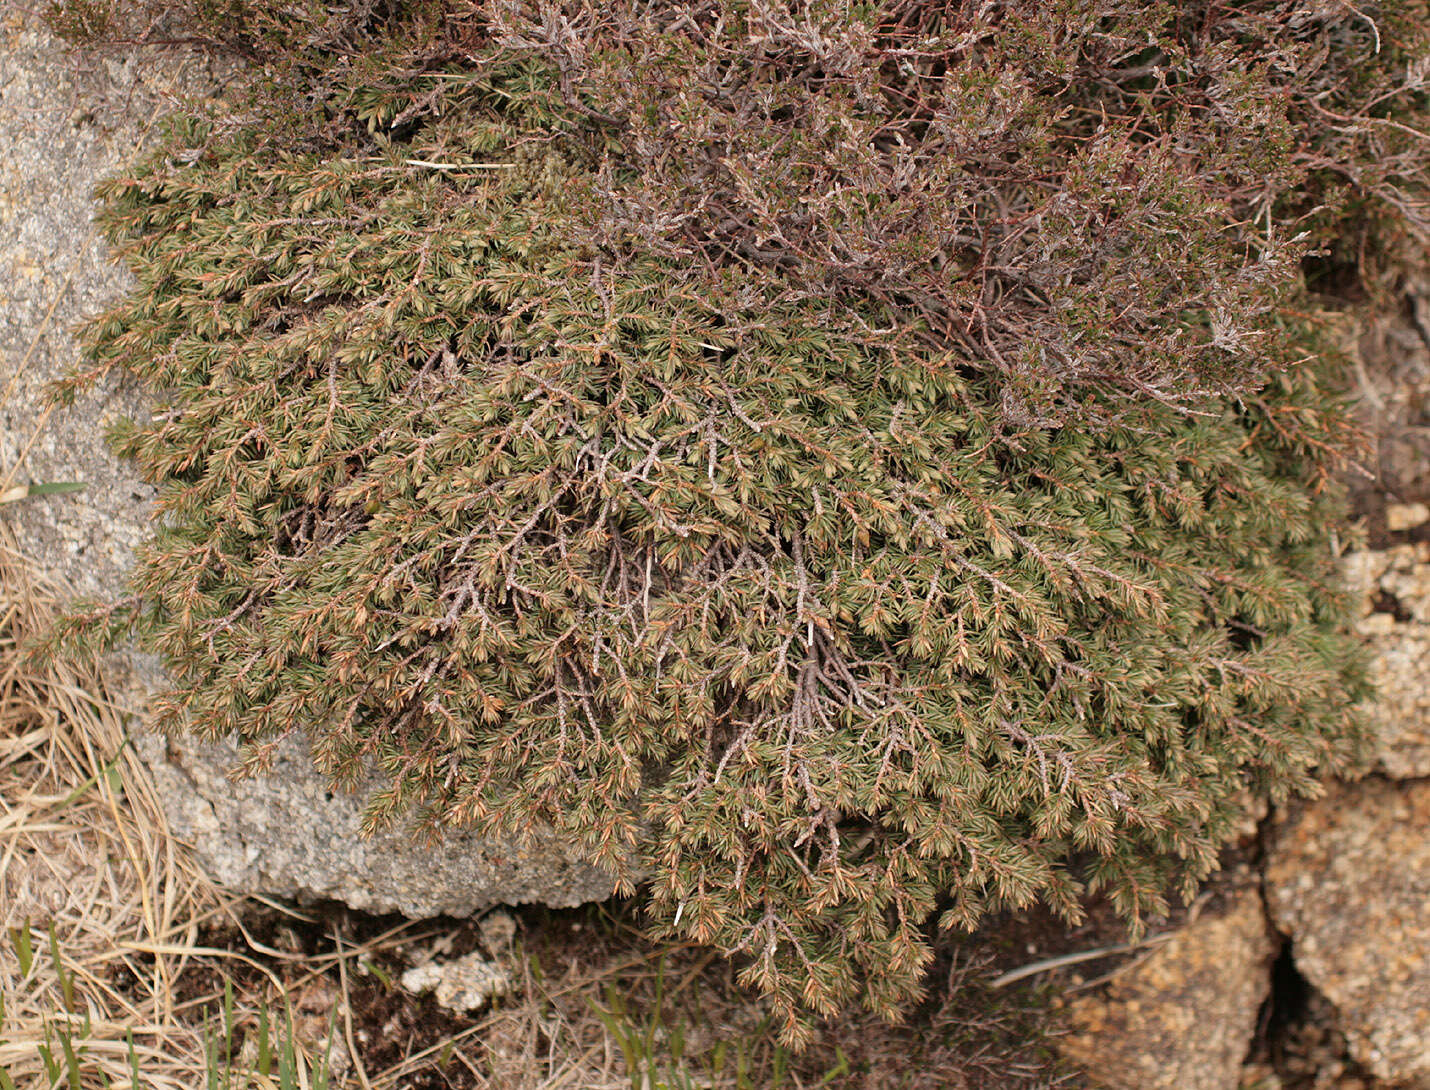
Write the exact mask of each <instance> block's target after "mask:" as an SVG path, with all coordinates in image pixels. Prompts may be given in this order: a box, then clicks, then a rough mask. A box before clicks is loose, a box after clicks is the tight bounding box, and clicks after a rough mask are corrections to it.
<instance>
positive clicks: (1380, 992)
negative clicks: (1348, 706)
mask: <svg viewBox="0 0 1430 1090" xmlns="http://www.w3.org/2000/svg"><path fill="white" fill-rule="evenodd" d="M1265 882H1266V896H1267V906H1268V908H1269V910H1270V912H1271V916H1272V918H1273V920H1274V921H1275V923H1276V926H1277V927H1278V928H1279V929H1280V930H1281V931H1282V932H1283V933H1284V934H1287V935H1289V936H1290V937H1291V943H1292V953H1293V956H1294V958H1295V961H1296V966H1297V968H1298V969H1299V970H1300V972H1301V973H1302V975H1304V976H1305V978H1306V979H1307V980H1308V981H1309V982H1310V983H1311V984H1312V985H1313V986H1314V987H1315V988H1317V989H1318V990H1319V991H1320V992H1321V993H1322V994H1323V995H1324V996H1325V997H1326V998H1327V999H1328V1000H1330V1002H1331V1003H1332V1004H1334V1005H1335V1007H1336V1010H1337V1014H1338V1018H1339V1023H1340V1029H1341V1030H1342V1031H1343V1032H1344V1033H1345V1035H1346V1039H1347V1041H1348V1043H1349V1045H1350V1050H1351V1054H1352V1056H1353V1057H1354V1058H1355V1059H1356V1060H1358V1061H1359V1062H1360V1063H1361V1064H1363V1065H1364V1066H1365V1067H1366V1068H1367V1069H1368V1070H1369V1071H1370V1072H1371V1073H1372V1074H1374V1075H1376V1076H1377V1077H1379V1078H1383V1079H1387V1080H1393V1081H1394V1082H1395V1084H1396V1085H1397V1086H1413V1087H1417V1088H1430V912H1427V911H1426V908H1427V905H1430V783H1425V782H1418V781H1417V782H1410V783H1393V782H1390V781H1387V780H1384V779H1379V778H1374V779H1367V780H1365V781H1363V782H1361V783H1358V784H1337V785H1333V786H1332V787H1330V788H1329V789H1328V791H1327V794H1326V795H1325V797H1323V798H1321V799H1319V800H1317V801H1316V802H1313V803H1307V804H1303V805H1301V806H1299V807H1297V808H1295V809H1294V810H1293V811H1292V812H1291V814H1290V815H1289V816H1288V817H1287V818H1286V819H1285V820H1284V821H1283V822H1282V823H1281V824H1280V825H1279V826H1278V828H1277V830H1276V835H1275V840H1274V844H1273V847H1272V850H1271V853H1270V857H1269V859H1268V862H1267V867H1266V875H1265Z"/></svg>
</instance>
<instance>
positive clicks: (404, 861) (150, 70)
mask: <svg viewBox="0 0 1430 1090" xmlns="http://www.w3.org/2000/svg"><path fill="white" fill-rule="evenodd" d="M232 73H233V68H232V66H231V65H230V64H227V63H226V62H224V61H223V60H221V59H218V58H215V57H213V56H211V55H207V54H201V53H197V52H193V51H185V50H182V49H149V50H145V51H144V52H143V53H142V54H140V53H130V54H127V55H121V54H116V53H114V52H112V51H111V52H108V53H106V54H103V55H98V56H82V55H79V54H76V53H74V52H71V51H68V50H66V49H65V48H63V47H62V45H61V44H60V43H58V42H57V41H55V39H54V38H53V37H51V36H50V35H49V33H48V32H47V31H46V30H45V28H44V26H43V24H42V23H41V21H40V20H39V18H38V17H37V16H36V15H35V14H34V13H32V12H25V11H19V10H16V9H14V8H13V7H9V6H6V5H4V4H0V356H2V357H3V359H4V361H5V368H4V371H5V373H4V376H3V377H0V389H3V390H4V394H3V396H0V480H3V477H4V475H5V473H7V472H10V471H13V473H14V476H13V479H14V480H15V481H17V482H19V483H25V482H27V481H41V482H43V481H78V482H82V483H83V484H84V490H83V491H81V492H78V493H71V494H67V495H53V496H45V497H31V498H30V499H27V500H24V501H22V502H20V503H15V504H9V505H6V506H5V507H4V508H3V509H0V517H4V518H5V519H6V521H7V522H8V523H9V524H10V525H11V526H12V528H13V529H14V531H15V533H16V536H17V537H18V538H19V541H20V544H21V547H22V549H24V551H25V552H26V553H27V554H28V555H29V556H30V557H31V559H32V560H33V561H35V562H36V563H37V564H38V565H39V566H40V567H41V568H42V569H43V570H44V571H45V573H46V574H47V575H48V576H49V578H50V579H52V580H53V581H54V583H55V584H56V585H57V586H59V587H60V588H62V589H63V590H66V591H68V592H70V593H72V594H75V595H79V596H86V597H111V596H115V595H118V594H120V593H122V590H123V586H124V577H125V573H126V571H127V569H128V568H129V566H130V564H131V562H132V558H133V555H134V551H135V548H136V546H137V545H138V543H139V542H140V541H141V540H142V539H143V537H144V534H145V532H146V526H147V522H148V517H149V508H150V501H151V500H152V498H153V490H152V489H151V488H150V487H149V486H148V485H147V484H145V483H144V482H143V481H141V480H140V479H139V478H138V477H137V476H136V475H135V473H134V472H133V471H132V469H131V467H129V466H128V465H125V464H123V463H122V462H120V461H118V460H117V459H115V458H114V457H113V456H112V455H111V453H110V452H109V450H108V449H107V447H106V445H105V441H104V434H105V431H106V428H107V426H108V425H109V424H110V423H111V422H112V421H114V420H116V419H118V418H122V417H126V416H140V415H142V414H145V413H147V412H150V411H152V410H151V407H150V404H149V402H148V401H147V400H146V397H145V395H144V392H143V391H141V390H140V389H138V388H137V387H135V386H134V385H133V384H128V383H124V382H112V383H107V384H105V385H104V386H102V387H101V388H99V389H98V390H96V391H95V392H94V393H93V394H90V395H87V396H84V397H81V398H80V400H79V402H78V404H77V405H75V406H74V407H73V408H70V409H66V410H60V411H52V410H50V409H49V407H48V399H47V386H48V385H49V383H50V382H52V381H53V380H54V379H56V378H59V377H60V376H62V375H64V374H65V373H67V372H68V371H69V370H70V369H71V368H72V367H73V366H74V365H75V364H76V362H77V360H78V351H77V349H76V346H75V342H74V339H73V337H72V335H71V334H72V330H73V328H74V326H76V325H77V324H78V323H79V322H81V321H82V320H83V319H85V318H87V317H89V316H91V315H94V314H96V313H98V312H99V311H101V310H102V309H103V308H104V307H105V306H106V305H108V304H111V303H113V302H115V301H116V300H117V299H118V298H119V297H120V296H121V295H122V293H123V292H124V291H125V290H126V288H127V286H128V284H129V281H128V278H127V275H126V273H125V271H124V270H123V269H122V268H121V267H119V266H118V265H116V264H114V263H113V262H111V261H110V260H109V258H108V256H107V252H106V248H105V246H104V243H103V242H102V240H101V239H100V237H99V235H98V233H97V232H96V230H95V227H94V225H93V223H92V220H91V215H92V205H91V194H92V191H93V188H94V186H95V184H96V183H97V182H98V181H99V180H100V179H102V178H103V177H105V176H107V175H110V174H113V173H116V172H118V171H120V170H122V169H124V167H125V165H126V164H128V163H129V162H131V161H132V160H133V158H134V156H135V155H136V154H137V153H139V152H140V151H141V150H142V149H143V148H144V146H145V144H146V141H147V140H148V139H149V138H150V136H151V133H152V129H153V124H154V120H155V118H156V117H158V116H160V115H161V114H162V113H163V111H164V109H165V107H166V106H167V105H169V104H171V103H173V102H175V101H177V100H179V99H183V98H191V97H194V96H214V95H218V94H221V93H222V90H223V88H224V87H225V86H226V81H227V80H228V79H229V78H230V77H231V75H232ZM110 666H111V673H112V674H113V675H114V676H115V677H116V678H117V679H118V680H119V683H120V685H121V686H123V687H125V688H126V691H127V692H128V694H129V695H128V701H129V702H130V704H131V705H132V707H133V708H134V709H135V710H136V712H142V708H143V704H144V701H145V696H146V694H147V693H149V692H152V691H153V689H154V687H155V686H157V685H160V684H162V682H163V675H162V673H161V672H160V671H159V669H158V667H157V664H156V663H154V662H153V660H152V659H149V658H147V657H145V656H142V655H135V654H123V655H118V656H115V657H114V661H113V662H111V664H110ZM142 718H143V717H142V714H140V715H137V716H136V724H140V725H139V726H138V727H137V729H138V730H139V732H140V733H139V737H138V738H137V741H138V744H139V748H140V751H141V752H142V753H144V754H145V755H146V757H147V758H148V761H149V764H150V767H151V769H152V772H153V775H154V777H155V780H156V783H157V785H158V787H159V789H160V791H161V794H162V796H163V798H164V800H165V806H166V808H167V810H168V813H169V818H170V821H171V823H172V825H173V826H174V828H175V830H176V831H177V832H178V833H179V834H180V835H181V836H182V837H184V838H186V839H189V840H191V841H192V842H193V844H194V845H195V847H196V848H197V850H198V855H199V858H200V860H201V862H203V863H204V864H205V865H206V866H207V868H208V869H209V870H210V871H211V872H212V873H213V874H214V875H215V877H217V878H218V879H219V880H221V881H223V882H224V883H226V884H228V885H230V886H232V887H234V888H236V889H238V890H242V891H246V892H261V893H268V894H275V895H280V896H293V897H300V898H335V899H339V900H342V901H346V902H347V903H348V904H350V905H352V906H354V907H357V908H362V909H368V910H370V911H378V912H386V911H401V912H405V913H409V914H411V915H417V916H427V915H434V914H438V913H468V912H472V911H474V910H477V909H480V908H483V907H486V906H489V905H492V904H496V903H506V902H511V903H518V902H529V901H540V902H544V903H547V904H551V905H557V906H568V905H573V904H578V903H580V902H582V901H587V900H592V899H598V898H602V897H605V896H608V895H609V893H610V891H611V887H612V882H611V879H610V878H609V877H608V876H606V875H605V874H603V873H601V872H599V871H596V870H595V869H593V868H592V867H590V866H587V865H586V864H584V863H582V862H580V861H579V860H577V859H575V858H574V857H573V856H572V854H571V853H570V852H568V851H566V850H565V849H564V848H563V846H562V845H560V844H556V843H552V842H551V841H549V840H548V841H544V842H538V843H537V844H536V846H534V847H528V848H526V849H521V848H518V847H517V846H515V845H510V844H504V843H496V842H492V841H487V840H483V839H481V838H478V837H475V836H472V835H463V834H456V835H452V836H449V837H448V838H447V839H445V840H444V841H443V842H442V843H441V844H439V845H436V846H432V845H429V844H426V843H422V842H418V841H415V840H414V839H412V838H411V837H410V836H408V835H407V834H406V833H404V832H396V833H393V834H390V835H386V836H380V837H377V838H373V839H364V838H363V837H362V836H361V835H360V833H359V821H360V815H361V812H362V808H363V799H362V797H361V793H360V794H359V795H357V796H350V795H334V794H332V793H330V792H329V791H328V790H327V785H326V784H325V783H324V782H323V780H322V779H321V778H320V777H319V776H318V775H317V774H316V773H315V771H314V770H313V768H312V767H311V763H310V762H309V761H308V760H307V756H306V753H305V752H304V749H303V746H304V743H303V741H302V740H301V738H298V737H295V738H293V739H292V740H290V742H289V743H287V745H286V746H285V748H284V750H283V751H282V753H281V754H280V755H279V760H278V763H277V765H276V766H275V768H274V770H273V771H272V773H270V774H267V775H264V776H261V777H256V778H253V779H249V780H243V781H239V782H233V781H231V780H230V779H229V778H228V775H227V773H228V771H229V769H230V767H231V766H232V764H233V762H234V759H235V755H236V751H235V750H234V748H233V747H232V746H230V745H209V744H203V743H200V742H198V741H196V740H194V739H191V738H187V737H177V738H173V739H164V738H159V737H157V736H153V735H147V734H144V733H143V729H142Z"/></svg>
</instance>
